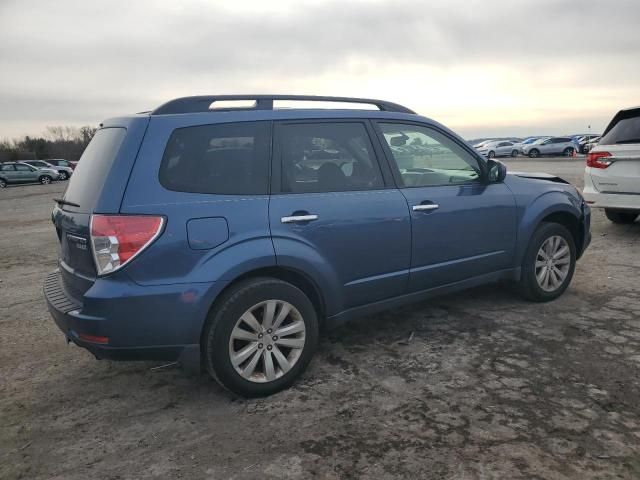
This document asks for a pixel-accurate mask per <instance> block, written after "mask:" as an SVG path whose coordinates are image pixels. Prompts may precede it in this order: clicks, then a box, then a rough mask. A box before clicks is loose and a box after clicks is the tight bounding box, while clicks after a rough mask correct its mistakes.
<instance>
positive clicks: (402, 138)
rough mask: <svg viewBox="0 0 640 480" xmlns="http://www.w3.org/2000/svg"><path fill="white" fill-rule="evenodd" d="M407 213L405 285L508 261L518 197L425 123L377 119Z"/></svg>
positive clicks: (427, 283)
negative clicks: (408, 250) (408, 257)
mask: <svg viewBox="0 0 640 480" xmlns="http://www.w3.org/2000/svg"><path fill="white" fill-rule="evenodd" d="M378 127H379V133H380V135H381V139H382V141H383V143H384V147H385V150H386V152H387V157H388V158H389V160H390V163H391V166H392V171H393V172H394V174H395V177H396V182H397V183H398V186H399V187H400V191H401V192H402V193H403V194H404V196H405V197H406V199H407V202H408V206H409V209H410V214H411V225H412V242H411V245H412V247H411V252H412V254H411V269H410V273H409V288H410V291H420V290H427V289H431V288H435V287H439V286H443V285H447V284H451V283H455V282H459V281H462V280H466V279H469V278H473V277H478V276H482V275H485V274H490V273H492V272H497V271H500V270H506V269H510V268H512V267H513V261H514V249H515V240H516V204H515V199H514V196H513V194H512V193H511V191H510V190H509V188H508V187H507V186H506V185H505V184H504V183H487V182H485V181H484V180H483V178H482V170H481V166H480V164H479V160H478V159H477V157H476V156H475V155H473V154H472V153H471V152H469V150H468V149H467V147H465V146H463V145H462V144H461V143H460V142H458V141H457V140H454V139H453V138H452V137H450V136H449V135H448V134H446V133H444V132H442V131H440V130H438V129H436V128H432V127H429V126H425V125H418V124H405V123H396V122H388V123H386V122H385V123H383V122H380V123H378Z"/></svg>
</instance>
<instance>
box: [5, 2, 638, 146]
mask: <svg viewBox="0 0 640 480" xmlns="http://www.w3.org/2000/svg"><path fill="white" fill-rule="evenodd" d="M216 93H218V94H221V93H299V94H319V95H349V96H363V97H374V98H382V99H386V100H391V101H394V102H398V103H402V104H406V105H407V106H408V107H410V108H412V109H414V110H416V111H418V112H419V113H421V114H423V115H425V116H428V117H431V118H434V119H436V120H439V121H441V122H442V123H444V124H446V125H448V126H449V127H451V128H453V129H455V130H457V131H458V132H459V133H461V134H462V135H464V136H466V137H467V138H472V137H478V136H485V135H487V136H489V135H496V136H497V135H525V134H529V133H531V134H545V133H549V134H562V133H573V132H576V133H581V132H587V125H591V126H592V131H600V130H602V129H603V128H604V126H606V123H607V122H608V120H609V119H610V118H611V117H612V116H613V114H614V113H615V112H616V111H617V110H618V109H620V108H624V107H629V106H635V105H639V104H640V0H609V1H605V0H593V1H591V0H527V1H525V0H509V1H491V0H430V1H419V0H393V1H374V0H371V1H365V0H362V1H345V0H342V1H324V2H321V1H310V2H305V1H302V0H295V1H288V0H287V1H276V0H270V1H251V2H249V1H247V2H243V1H241V0H236V1H233V2H231V1H214V0H193V1H186V0H181V1H177V0H170V1H160V0H154V1H139V0H136V1H133V0H126V1H119V0H108V1H107V0H104V1H91V0H83V1H69V0H55V1H53V0H42V1H29V0H20V1H18V0H16V1H12V0H0V138H6V137H13V136H18V135H24V134H39V133H42V132H43V131H44V129H45V126H47V125H77V126H80V125H85V124H90V125H96V124H98V123H99V122H100V121H101V120H103V119H105V118H108V117H111V116H116V115H119V114H126V113H134V112H138V111H142V110H148V109H151V108H153V107H155V106H157V105H159V104H161V103H163V102H164V101H166V100H168V99H171V98H174V97H178V96H185V95H197V94H216Z"/></svg>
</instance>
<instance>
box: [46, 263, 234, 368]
mask: <svg viewBox="0 0 640 480" xmlns="http://www.w3.org/2000/svg"><path fill="white" fill-rule="evenodd" d="M223 286H224V285H223V284H222V283H217V282H213V283H197V284H175V285H159V286H153V287H149V286H145V287H143V286H140V285H137V284H135V283H134V282H131V281H128V282H127V283H124V284H123V283H122V279H120V280H119V281H114V280H113V279H106V278H105V279H98V280H96V282H95V283H94V285H93V286H92V287H91V288H90V289H89V290H87V292H85V294H84V295H83V297H82V301H80V300H78V299H77V298H74V297H73V296H72V295H71V294H70V293H69V292H68V291H67V289H66V288H65V286H64V282H63V281H62V278H61V275H60V272H59V270H56V271H54V272H51V273H50V274H48V275H47V277H46V279H45V282H44V296H45V299H46V302H47V307H48V309H49V312H50V313H51V316H52V317H53V319H54V321H55V322H56V324H57V325H58V327H59V328H60V330H61V331H62V333H63V334H64V335H65V337H66V338H67V340H68V341H71V342H73V343H75V344H76V345H78V346H80V347H82V348H85V349H87V350H89V351H90V352H91V353H92V354H93V355H95V356H96V358H99V359H110V360H167V361H174V360H179V359H180V358H181V356H185V354H186V353H188V356H189V357H190V358H191V357H193V351H194V350H198V351H199V345H200V333H201V331H202V327H203V325H204V321H205V319H206V316H207V313H208V311H209V308H210V306H211V303H212V302H213V300H214V299H215V297H216V295H217V294H218V293H219V292H220V291H221V290H222V288H223ZM87 336H91V337H103V339H102V340H101V342H102V343H98V342H97V341H88V340H87V339H86V337H87ZM83 337H84V338H83ZM91 337H90V338H91ZM105 338H106V339H108V340H107V341H106V342H104V339H105Z"/></svg>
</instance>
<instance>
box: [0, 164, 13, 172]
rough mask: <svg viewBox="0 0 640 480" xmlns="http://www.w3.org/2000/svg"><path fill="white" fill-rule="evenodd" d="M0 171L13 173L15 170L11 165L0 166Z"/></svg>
mask: <svg viewBox="0 0 640 480" xmlns="http://www.w3.org/2000/svg"><path fill="white" fill-rule="evenodd" d="M0 171H2V172H13V171H15V168H14V166H13V165H2V166H0Z"/></svg>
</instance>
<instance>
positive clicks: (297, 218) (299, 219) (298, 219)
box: [280, 215, 318, 223]
mask: <svg viewBox="0 0 640 480" xmlns="http://www.w3.org/2000/svg"><path fill="white" fill-rule="evenodd" d="M317 219H318V215H291V216H290V217H282V218H281V219H280V221H281V222H282V223H304V222H312V221H314V220H317Z"/></svg>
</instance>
